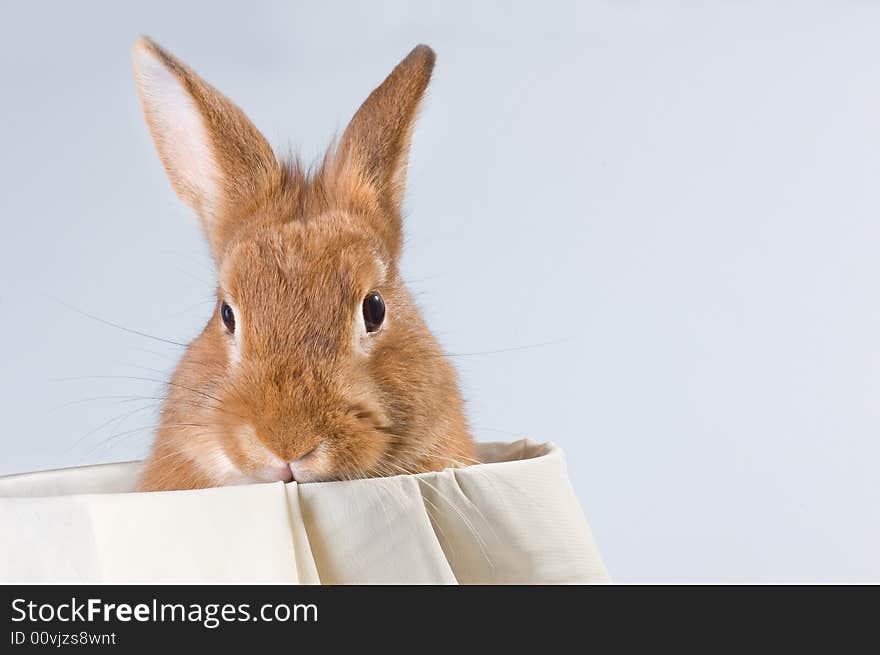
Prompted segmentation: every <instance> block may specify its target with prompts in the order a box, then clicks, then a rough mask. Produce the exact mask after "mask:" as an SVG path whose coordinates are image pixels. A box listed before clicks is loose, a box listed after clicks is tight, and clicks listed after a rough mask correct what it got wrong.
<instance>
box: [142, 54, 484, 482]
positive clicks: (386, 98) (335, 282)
mask: <svg viewBox="0 0 880 655" xmlns="http://www.w3.org/2000/svg"><path fill="white" fill-rule="evenodd" d="M132 59H133V65H134V74H135V80H136V84H137V88H138V93H139V96H140V102H141V107H142V109H143V113H144V116H145V119H146V122H147V125H148V127H149V130H150V133H151V135H152V138H153V141H154V143H155V146H156V149H157V150H158V153H159V158H160V159H161V161H162V164H163V166H164V168H165V171H166V172H167V174H168V178H169V179H170V182H171V185H172V187H173V188H174V190H175V192H176V193H177V195H178V196H179V197H180V199H181V200H182V201H183V202H184V203H185V204H186V205H188V206H189V207H190V208H191V209H192V210H193V211H194V212H195V214H196V216H197V217H198V220H199V222H200V223H201V227H202V228H203V230H204V233H205V235H206V237H207V241H208V245H209V247H210V251H211V254H212V256H213V259H214V262H215V264H216V268H217V273H218V278H219V279H218V284H217V301H216V305H215V307H214V309H213V312H212V314H211V316H210V318H209V319H208V322H207V325H206V326H205V328H204V330H203V331H202V332H201V334H200V335H199V336H197V337H196V338H195V340H193V341H192V342H191V343H190V344H189V345H188V346H187V348H186V351H185V353H184V354H183V356H182V358H181V360H180V362H179V364H178V366H177V368H176V370H175V371H174V374H173V376H172V378H171V380H170V381H169V382H168V384H167V393H166V395H165V398H164V400H163V404H162V409H161V416H160V421H159V427H158V430H157V432H156V435H155V439H154V443H153V446H152V450H151V453H150V455H149V457H148V459H147V461H146V463H145V467H144V470H143V474H142V478H141V480H140V483H139V484H140V489H141V490H144V491H161V490H175V489H196V488H204V487H214V486H226V485H235V484H247V483H255V482H277V481H280V482H284V483H287V482H292V481H296V482H297V483H308V482H318V481H328V480H348V479H356V478H363V477H379V476H390V475H398V474H410V473H420V472H427V471H438V470H442V469H444V468H447V467H455V466H463V465H467V464H469V463H473V462H476V461H477V460H476V459H475V457H476V454H475V447H474V442H473V439H472V437H471V434H470V430H469V427H468V423H467V420H466V418H465V414H464V404H463V400H462V395H461V392H460V389H459V384H458V379H457V375H456V372H455V370H454V368H453V367H452V365H451V363H450V362H449V360H448V359H447V357H446V355H445V354H444V352H443V350H442V349H441V347H440V345H439V344H438V342H437V340H436V339H435V337H434V336H433V335H432V334H431V332H430V331H429V330H428V328H427V327H426V326H425V323H424V322H423V320H422V318H421V317H420V315H419V310H418V309H417V307H416V305H415V304H414V302H413V299H412V296H411V295H410V293H409V292H408V291H407V289H406V287H405V285H404V282H403V280H402V279H401V275H400V271H399V268H398V264H399V260H400V256H401V249H402V245H403V235H402V218H401V203H402V200H403V195H404V188H405V182H406V170H407V162H408V156H409V146H410V140H411V135H412V130H413V122H414V120H415V117H416V113H417V111H418V108H419V105H420V102H421V100H422V96H423V95H424V93H425V89H426V87H427V85H428V82H429V80H430V78H431V73H432V71H433V68H434V61H435V54H434V52H433V50H431V48H429V47H428V46H425V45H419V46H417V47H416V48H414V49H413V50H412V51H411V52H410V53H409V54H408V55H407V56H406V57H405V58H404V59H403V60H402V61H401V62H400V63H399V64H398V65H397V67H396V68H394V70H393V71H392V72H391V74H390V75H389V76H388V77H387V78H386V79H385V81H384V82H382V84H381V85H379V87H378V88H376V89H375V90H374V91H373V92H372V93H371V94H370V95H369V97H368V98H367V99H366V101H365V102H364V103H363V105H361V107H360V108H359V109H358V111H357V112H356V113H355V115H354V117H353V118H352V120H351V122H350V123H349V124H348V126H347V127H346V129H345V130H344V131H343V133H342V136H341V137H340V138H339V139H338V140H337V141H336V142H335V144H334V145H331V147H330V148H329V150H328V152H327V154H326V155H325V156H324V158H323V160H322V161H321V163H320V165H319V166H318V167H317V168H316V170H315V171H314V172H313V173H308V172H306V170H305V169H304V168H303V167H302V166H301V165H300V163H299V162H298V161H297V160H293V161H287V160H280V159H278V158H276V156H275V154H274V153H273V150H272V148H271V147H270V146H269V144H268V143H267V141H266V139H265V138H264V137H263V136H262V135H261V134H260V132H258V131H257V129H256V128H255V127H254V125H253V124H252V123H251V122H250V121H249V120H248V118H247V117H246V116H245V115H244V113H243V112H242V111H241V109H239V108H238V107H237V106H236V105H234V104H233V103H232V102H231V101H230V100H228V99H227V98H226V97H225V96H223V95H222V94H221V93H220V92H218V91H217V90H216V89H214V88H213V87H212V86H211V85H209V84H208V83H207V82H205V81H204V80H202V79H201V78H200V77H199V76H198V75H196V73H194V72H193V71H192V70H191V69H190V68H189V67H187V66H186V65H185V64H183V63H182V62H181V61H179V60H178V59H176V58H175V57H174V56H173V55H171V54H170V53H168V52H167V51H166V50H164V49H163V48H161V47H160V46H159V45H157V44H156V43H155V42H154V41H152V40H150V39H149V38H147V37H141V38H140V39H138V40H137V41H136V42H135V44H134V46H133V48H132Z"/></svg>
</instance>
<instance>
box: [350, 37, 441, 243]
mask: <svg viewBox="0 0 880 655" xmlns="http://www.w3.org/2000/svg"><path fill="white" fill-rule="evenodd" d="M434 60H435V55H434V51H433V50H431V48H429V47H428V46H426V45H419V46H416V47H415V48H414V49H413V50H412V52H410V53H409V54H408V55H407V56H406V57H405V58H404V60H403V61H401V62H400V63H399V64H398V65H397V67H396V68H395V69H394V70H393V71H392V72H391V74H390V75H389V76H388V77H387V78H386V79H385V81H384V82H382V84H381V85H379V87H378V88H376V89H375V90H374V91H373V92H372V93H371V94H370V96H369V97H368V98H367V99H366V101H364V104H362V105H361V107H360V109H358V111H357V113H355V115H354V117H353V118H352V119H351V122H350V123H349V125H348V127H347V128H346V129H345V132H344V133H343V135H342V138H341V139H340V142H339V147H338V148H337V151H336V159H335V161H334V165H335V167H336V174H337V175H338V176H343V177H344V176H346V175H354V176H355V177H357V179H358V181H359V182H360V183H361V184H364V183H365V184H366V185H368V186H369V187H371V190H372V192H373V193H372V195H374V196H375V199H376V201H377V202H378V203H379V204H380V205H381V206H382V208H383V209H385V210H386V211H387V212H388V213H389V214H390V215H391V216H393V217H394V224H393V225H390V226H388V225H386V226H384V229H385V230H386V231H388V232H389V233H388V235H387V236H388V237H389V238H390V239H392V243H394V242H395V241H396V242H397V243H396V247H394V248H392V249H393V250H394V251H395V253H396V252H397V251H399V242H400V240H401V235H400V207H401V203H402V201H403V194H404V190H405V187H406V168H407V163H408V160H409V145H410V138H411V136H412V130H413V123H414V122H415V117H416V113H417V112H418V108H419V104H420V102H421V100H422V96H424V94H425V89H426V88H427V86H428V82H429V81H430V80H431V72H432V71H433V69H434ZM377 228H380V229H381V228H382V226H377Z"/></svg>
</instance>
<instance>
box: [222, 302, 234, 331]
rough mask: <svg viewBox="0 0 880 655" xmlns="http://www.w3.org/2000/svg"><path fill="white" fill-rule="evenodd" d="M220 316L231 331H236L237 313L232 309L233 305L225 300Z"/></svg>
mask: <svg viewBox="0 0 880 655" xmlns="http://www.w3.org/2000/svg"><path fill="white" fill-rule="evenodd" d="M220 318H221V319H222V320H223V325H225V326H226V329H227V330H229V332H230V333H232V332H235V313H234V312H233V311H232V307H230V306H229V305H228V304H226V303H225V302H224V303H223V304H222V305H220Z"/></svg>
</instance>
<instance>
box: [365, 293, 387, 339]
mask: <svg viewBox="0 0 880 655" xmlns="http://www.w3.org/2000/svg"><path fill="white" fill-rule="evenodd" d="M363 310H364V325H365V326H366V327H367V332H375V331H376V330H378V329H379V328H380V327H382V321H384V320H385V301H384V300H382V296H380V295H379V292H378V291H371V292H370V293H368V294H367V297H366V298H364V304H363Z"/></svg>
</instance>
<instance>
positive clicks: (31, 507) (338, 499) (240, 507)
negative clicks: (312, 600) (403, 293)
mask: <svg viewBox="0 0 880 655" xmlns="http://www.w3.org/2000/svg"><path fill="white" fill-rule="evenodd" d="M479 448H480V457H481V461H483V462H486V463H484V464H478V465H475V466H469V467H467V468H462V469H447V470H445V471H442V472H440V473H426V474H420V475H408V476H398V477H392V478H378V479H368V480H355V481H351V482H322V483H312V484H296V483H290V484H283V483H281V482H277V483H273V484H254V485H247V486H239V487H223V488H217V489H203V490H197V491H173V492H161V493H137V492H134V491H133V489H134V488H135V486H136V484H137V479H138V475H139V473H140V466H141V465H140V463H137V462H133V463H124V464H105V465H101V466H86V467H81V468H73V469H62V470H56V471H45V472H40V473H27V474H23V475H14V476H8V477H5V478H0V525H2V526H3V528H2V534H0V582H4V583H12V582H25V583H146V584H149V583H301V584H318V583H324V584H358V583H416V584H417V583H422V584H454V583H462V584H469V583H470V584H473V583H477V584H480V583H487V584H490V583H591V582H607V581H608V580H609V579H608V574H607V573H606V571H605V567H604V565H603V563H602V558H601V557H600V555H599V551H598V550H597V548H596V544H595V543H594V541H593V537H592V535H591V533H590V529H589V527H588V525H587V522H586V520H585V519H584V516H583V513H582V512H581V508H580V506H579V504H578V501H577V499H576V497H575V495H574V492H573V490H572V488H571V485H570V484H569V481H568V477H567V474H566V467H565V460H564V456H563V454H562V452H561V451H560V450H559V449H558V448H556V447H554V446H553V445H552V444H543V445H539V444H535V443H532V442H529V441H525V440H523V441H518V442H515V443H510V444H503V443H485V444H480V445H479Z"/></svg>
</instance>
